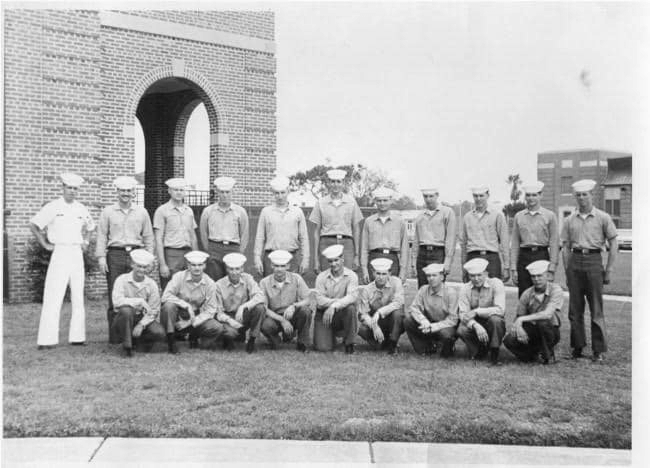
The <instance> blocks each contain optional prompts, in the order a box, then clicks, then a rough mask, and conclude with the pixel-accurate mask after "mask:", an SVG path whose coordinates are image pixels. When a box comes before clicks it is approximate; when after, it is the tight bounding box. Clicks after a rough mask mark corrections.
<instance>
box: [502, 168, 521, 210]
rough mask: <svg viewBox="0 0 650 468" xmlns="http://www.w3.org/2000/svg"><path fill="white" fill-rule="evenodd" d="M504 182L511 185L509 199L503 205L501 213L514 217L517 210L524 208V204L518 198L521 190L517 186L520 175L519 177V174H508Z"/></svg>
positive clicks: (519, 182)
mask: <svg viewBox="0 0 650 468" xmlns="http://www.w3.org/2000/svg"><path fill="white" fill-rule="evenodd" d="M506 184H508V185H511V188H510V200H511V201H510V203H508V204H507V205H505V206H504V207H503V214H505V215H506V217H507V218H514V216H515V215H516V214H517V213H518V212H519V211H521V210H523V209H524V208H526V204H525V203H524V202H522V201H521V200H520V198H521V195H522V191H521V189H520V188H519V185H521V177H519V174H510V175H509V176H508V178H507V179H506Z"/></svg>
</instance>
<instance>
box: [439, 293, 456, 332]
mask: <svg viewBox="0 0 650 468" xmlns="http://www.w3.org/2000/svg"><path fill="white" fill-rule="evenodd" d="M445 300H446V306H447V317H445V319H444V320H442V321H440V328H448V327H455V326H456V325H458V294H457V293H456V291H455V290H454V289H453V288H447V293H446V295H445Z"/></svg>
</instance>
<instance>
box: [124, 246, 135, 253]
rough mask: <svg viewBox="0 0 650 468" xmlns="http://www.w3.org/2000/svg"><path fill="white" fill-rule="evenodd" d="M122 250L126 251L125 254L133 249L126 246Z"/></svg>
mask: <svg viewBox="0 0 650 468" xmlns="http://www.w3.org/2000/svg"><path fill="white" fill-rule="evenodd" d="M124 250H126V251H127V252H130V251H131V250H133V247H131V246H130V245H127V246H126V247H124Z"/></svg>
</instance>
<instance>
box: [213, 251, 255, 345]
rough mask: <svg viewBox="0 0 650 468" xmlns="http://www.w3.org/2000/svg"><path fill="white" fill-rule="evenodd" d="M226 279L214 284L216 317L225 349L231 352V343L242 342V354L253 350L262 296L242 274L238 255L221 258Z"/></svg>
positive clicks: (241, 260) (241, 265) (243, 261)
mask: <svg viewBox="0 0 650 468" xmlns="http://www.w3.org/2000/svg"><path fill="white" fill-rule="evenodd" d="M223 263H224V264H225V265H226V276H224V277H223V278H221V279H220V280H218V281H217V283H216V293H217V315H216V318H217V320H218V321H219V322H221V323H223V326H224V328H225V331H226V337H225V340H226V341H225V342H224V344H225V347H226V348H227V349H232V340H233V339H239V340H241V341H244V340H245V339H246V330H249V332H248V342H247V343H246V352H247V353H252V352H254V351H255V340H256V339H257V337H258V336H260V328H261V326H262V321H263V320H264V316H265V314H266V300H265V297H264V293H263V292H262V290H261V289H260V287H259V286H258V285H257V283H256V282H255V280H254V279H253V276H252V275H250V274H248V273H245V272H244V263H246V257H245V256H244V255H242V254H240V253H229V254H227V255H225V256H224V257H223Z"/></svg>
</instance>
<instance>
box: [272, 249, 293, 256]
mask: <svg viewBox="0 0 650 468" xmlns="http://www.w3.org/2000/svg"><path fill="white" fill-rule="evenodd" d="M276 250H279V249H266V250H265V251H264V253H265V254H267V255H268V254H270V253H271V252H274V251H276ZM297 251H298V249H296V250H287V252H289V253H290V254H291V255H293V254H295V253H296V252H297Z"/></svg>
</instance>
